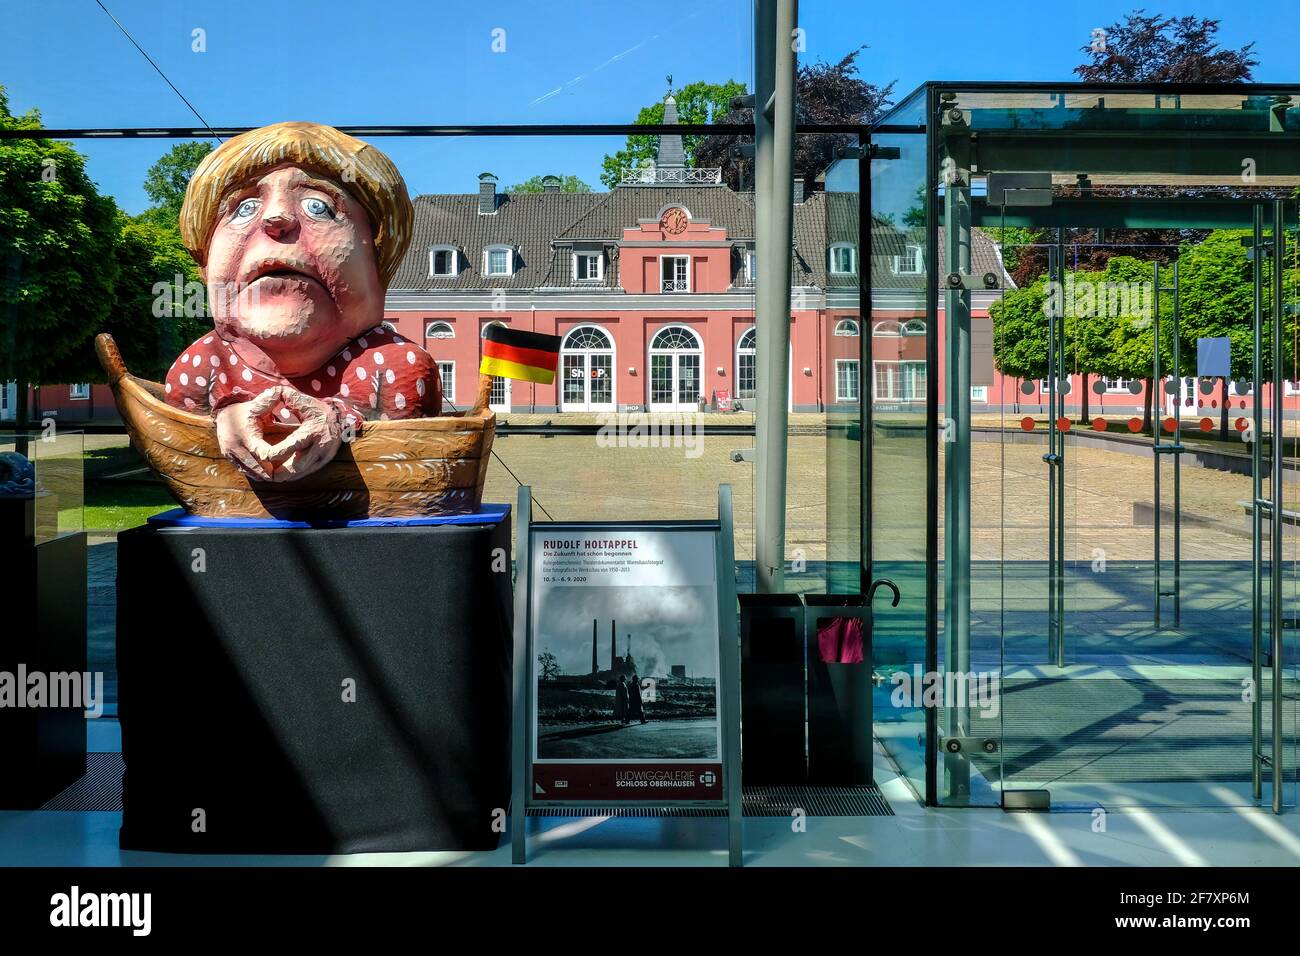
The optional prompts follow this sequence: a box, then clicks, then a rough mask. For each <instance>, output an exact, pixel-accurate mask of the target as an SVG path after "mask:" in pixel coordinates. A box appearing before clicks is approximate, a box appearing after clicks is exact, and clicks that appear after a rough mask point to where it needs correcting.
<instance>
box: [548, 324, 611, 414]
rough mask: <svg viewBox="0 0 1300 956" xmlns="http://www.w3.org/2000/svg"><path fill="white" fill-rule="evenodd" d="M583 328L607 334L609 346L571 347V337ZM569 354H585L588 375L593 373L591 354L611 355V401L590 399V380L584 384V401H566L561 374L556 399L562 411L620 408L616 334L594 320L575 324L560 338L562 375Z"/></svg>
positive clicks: (585, 368) (584, 359)
mask: <svg viewBox="0 0 1300 956" xmlns="http://www.w3.org/2000/svg"><path fill="white" fill-rule="evenodd" d="M582 329H594V330H595V331H597V332H599V333H600V334H601V335H603V336H605V340H606V341H607V342H609V348H595V349H575V348H570V347H569V340H570V337H571V336H573V334H574V333H575V332H579V331H581V330H582ZM567 355H580V356H583V370H584V374H586V375H590V373H591V364H592V363H591V356H594V355H608V356H609V379H610V380H609V401H608V402H592V401H591V400H590V399H591V382H590V381H587V382H586V384H585V385H584V386H583V396H584V400H583V401H582V402H566V401H565V398H564V384H563V382H561V381H559V380H558V378H559V376H557V381H556V386H557V392H558V394H557V395H556V396H555V399H556V402H557V403H558V404H559V406H560V411H562V412H600V411H614V410H615V409H617V408H618V355H617V343H616V342H615V339H614V336H613V335H611V334H610V332H609V329H607V328H605V327H604V326H601V325H597V324H596V323H594V322H583V323H582V324H581V325H575V326H574V327H573V328H571V329H569V331H567V332H565V333H564V338H563V339H561V340H560V363H559V368H560V374H561V375H563V374H564V371H563V370H564V365H565V362H564V358H565V356H567Z"/></svg>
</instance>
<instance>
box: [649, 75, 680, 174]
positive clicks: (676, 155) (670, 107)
mask: <svg viewBox="0 0 1300 956" xmlns="http://www.w3.org/2000/svg"><path fill="white" fill-rule="evenodd" d="M664 125H665V126H676V125H677V101H676V100H675V99H673V94H672V91H671V90H669V92H668V95H667V96H666V97H664ZM655 165H656V166H658V167H660V168H661V169H662V168H663V167H665V166H685V165H686V150H685V149H683V148H682V138H681V137H680V136H677V135H671V136H660V137H659V152H658V154H657V155H656V157H655Z"/></svg>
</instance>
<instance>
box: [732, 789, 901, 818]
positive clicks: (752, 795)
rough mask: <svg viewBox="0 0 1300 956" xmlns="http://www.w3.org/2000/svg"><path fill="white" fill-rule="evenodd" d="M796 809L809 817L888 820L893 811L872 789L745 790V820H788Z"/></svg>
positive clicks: (878, 793) (879, 794) (878, 792)
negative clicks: (885, 818) (779, 818)
mask: <svg viewBox="0 0 1300 956" xmlns="http://www.w3.org/2000/svg"><path fill="white" fill-rule="evenodd" d="M796 809H799V810H802V811H803V812H804V814H805V815H806V816H810V817H892V816H893V815H894V811H893V808H892V807H890V805H889V801H887V800H886V799H885V798H884V797H883V796H882V795H881V793H880V790H879V789H877V788H876V787H746V788H745V816H747V817H788V816H790V814H792V813H793V812H794V811H795V810H796Z"/></svg>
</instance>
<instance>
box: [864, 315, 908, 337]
mask: <svg viewBox="0 0 1300 956" xmlns="http://www.w3.org/2000/svg"><path fill="white" fill-rule="evenodd" d="M871 334H872V335H877V336H884V337H889V338H892V337H893V336H896V335H902V334H903V326H902V323H900V322H895V321H894V320H893V319H885V320H884V321H883V322H877V323H876V324H875V325H873V326H872V327H871Z"/></svg>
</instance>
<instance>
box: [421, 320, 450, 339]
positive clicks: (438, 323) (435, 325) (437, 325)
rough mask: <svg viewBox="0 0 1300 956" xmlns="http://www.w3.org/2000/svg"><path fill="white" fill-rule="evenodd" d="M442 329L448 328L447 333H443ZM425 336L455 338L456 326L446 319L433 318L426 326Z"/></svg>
mask: <svg viewBox="0 0 1300 956" xmlns="http://www.w3.org/2000/svg"><path fill="white" fill-rule="evenodd" d="M442 329H446V330H447V334H446V335H443V334H442ZM424 337H425V338H426V339H440V340H442V339H454V338H455V337H456V326H454V325H452V324H451V323H450V322H448V321H447V320H446V319H433V320H432V321H430V322H429V323H428V324H427V325H426V326H425V327H424Z"/></svg>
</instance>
